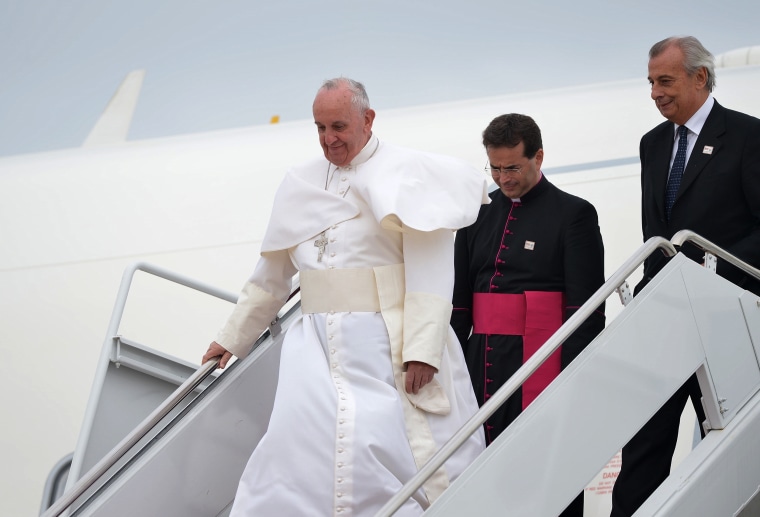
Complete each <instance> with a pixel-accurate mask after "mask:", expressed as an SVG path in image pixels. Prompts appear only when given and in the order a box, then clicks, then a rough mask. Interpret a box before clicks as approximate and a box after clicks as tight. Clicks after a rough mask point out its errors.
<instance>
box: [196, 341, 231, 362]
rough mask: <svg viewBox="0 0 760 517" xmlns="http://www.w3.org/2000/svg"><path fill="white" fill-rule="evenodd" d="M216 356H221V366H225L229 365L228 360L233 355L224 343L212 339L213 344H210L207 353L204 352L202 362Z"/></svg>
mask: <svg viewBox="0 0 760 517" xmlns="http://www.w3.org/2000/svg"><path fill="white" fill-rule="evenodd" d="M214 357H221V359H219V368H224V367H225V366H227V361H229V360H230V358H231V357H232V354H231V353H230V352H228V351H227V349H226V348H224V347H223V346H222V345H220V344H219V343H217V342H216V341H212V342H211V344H210V345H209V346H208V350H206V353H205V354H203V359H201V364H206V362H207V361H209V360H210V359H213V358H214Z"/></svg>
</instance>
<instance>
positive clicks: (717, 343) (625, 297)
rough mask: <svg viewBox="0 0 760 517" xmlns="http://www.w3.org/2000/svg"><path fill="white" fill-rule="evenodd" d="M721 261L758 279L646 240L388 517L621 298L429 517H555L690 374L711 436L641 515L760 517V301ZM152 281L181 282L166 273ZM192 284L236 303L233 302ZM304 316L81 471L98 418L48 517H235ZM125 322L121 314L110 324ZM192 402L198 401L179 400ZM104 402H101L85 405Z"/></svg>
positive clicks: (687, 237) (193, 382)
mask: <svg viewBox="0 0 760 517" xmlns="http://www.w3.org/2000/svg"><path fill="white" fill-rule="evenodd" d="M687 241H688V242H687ZM682 244H683V245H697V246H699V247H701V248H702V249H704V250H705V251H706V255H705V264H706V266H705V267H702V266H700V265H698V264H696V263H695V262H693V261H691V260H689V259H687V258H686V257H685V256H684V255H683V254H681V253H677V251H676V247H675V246H680V245H682ZM657 250H659V251H657ZM660 251H662V252H664V253H666V254H668V255H670V256H673V258H672V260H670V261H669V263H668V264H667V266H666V267H665V268H664V269H663V270H662V271H661V272H660V273H659V274H658V275H657V276H656V277H655V278H654V279H653V280H652V281H651V282H650V283H649V284H648V285H647V286H646V287H645V288H644V289H643V290H642V291H641V292H640V293H639V294H638V295H637V296H636V297H635V298H632V297H631V295H630V291H629V289H628V284H627V282H626V279H627V278H628V277H629V276H630V275H631V273H632V272H633V271H635V270H636V269H637V268H638V267H639V266H640V264H641V263H642V262H643V260H644V259H645V258H646V257H647V256H648V255H649V254H651V253H653V252H660ZM716 256H717V257H720V258H721V259H723V260H726V261H728V262H730V263H732V264H734V265H735V266H736V267H739V268H741V269H743V270H744V271H745V272H746V273H747V274H750V275H754V276H755V277H757V278H759V279H760V271H758V270H755V269H753V268H751V267H750V266H748V265H746V264H744V263H743V262H741V261H739V260H738V259H736V258H734V257H732V256H731V255H729V254H728V253H726V252H725V251H723V250H721V249H719V248H717V247H715V246H714V245H712V244H711V243H709V242H707V241H705V240H704V239H702V238H701V237H699V236H698V235H695V234H693V233H692V232H688V231H684V232H679V234H677V235H676V236H675V237H674V239H673V240H672V242H668V241H666V240H664V239H659V238H655V239H651V240H650V241H647V242H646V243H645V244H644V245H643V246H642V247H641V248H640V249H639V250H638V251H637V252H636V253H635V254H634V255H633V256H632V257H631V258H630V259H629V260H628V261H626V263H625V264H624V265H623V266H621V268H620V269H619V270H618V271H616V272H615V274H613V275H612V276H611V277H610V279H609V280H608V281H607V282H606V283H605V284H604V286H602V287H601V288H600V289H599V291H597V293H596V294H595V295H594V296H593V297H592V298H591V299H590V300H589V302H588V303H586V304H585V305H584V306H583V307H581V308H580V309H579V310H578V311H577V312H576V314H575V315H574V316H573V317H572V318H570V319H569V320H568V321H567V322H566V323H565V324H564V325H563V326H562V327H561V328H560V329H559V330H558V331H557V333H555V335H554V336H553V337H552V338H551V339H550V340H549V341H547V343H546V344H545V345H544V346H543V347H542V348H541V349H540V350H539V351H538V352H537V353H536V354H535V355H534V356H533V357H532V358H531V359H529V360H528V361H527V362H526V363H525V364H524V365H523V367H522V368H521V369H520V370H519V371H518V372H517V373H516V374H515V375H514V376H513V377H512V378H511V379H510V380H509V381H508V382H507V383H506V384H505V385H504V386H503V387H502V388H501V389H500V390H499V391H498V392H496V394H495V395H494V396H492V397H491V399H490V400H489V401H488V403H486V404H485V405H484V406H483V407H482V408H480V410H479V411H478V412H477V413H476V415H475V416H474V417H473V418H472V419H471V421H470V422H468V423H467V424H466V425H465V426H464V427H463V428H462V429H461V430H460V431H459V432H458V433H457V434H456V435H455V436H454V437H453V438H452V439H451V440H450V441H449V442H448V443H447V444H445V445H444V446H443V447H442V449H441V450H440V451H439V452H438V453H437V454H436V455H435V456H434V457H433V458H432V459H431V461H430V462H429V463H428V464H427V465H426V466H424V467H423V468H422V469H421V470H420V472H419V473H418V475H417V476H415V477H414V478H413V479H412V480H410V481H409V483H407V484H406V485H405V486H404V488H403V489H402V490H401V491H400V492H399V494H397V496H396V497H394V498H393V499H392V500H391V501H389V502H388V504H387V505H386V506H385V507H384V508H383V509H382V510H381V511H380V513H379V514H378V515H388V516H390V515H392V514H393V512H394V511H395V510H396V509H397V508H398V507H399V506H400V504H401V503H402V502H403V501H404V500H405V499H406V498H407V497H409V495H410V494H411V493H413V492H414V491H415V490H416V489H417V488H418V487H419V486H421V484H422V483H423V482H424V480H425V479H426V478H427V477H428V476H429V475H430V474H431V473H432V472H434V471H435V470H436V469H437V468H438V467H439V466H440V465H441V464H443V462H444V461H445V460H446V458H447V457H448V455H450V454H451V453H452V452H453V451H454V450H456V448H457V447H458V445H459V444H461V443H462V442H463V441H464V440H465V439H466V437H467V436H468V435H469V434H470V433H471V432H473V431H475V430H476V429H477V428H478V427H479V426H480V425H482V423H483V421H485V419H487V418H488V416H489V415H490V414H492V413H493V412H494V411H495V410H496V408H497V407H498V406H499V405H500V404H501V403H502V402H503V401H504V400H506V399H507V398H508V396H509V395H510V394H511V393H513V392H514V391H515V390H516V389H517V388H518V387H519V386H520V385H521V384H522V382H524V380H525V379H526V378H527V377H528V376H530V374H531V373H532V372H533V371H535V369H536V368H538V367H539V366H540V364H541V363H542V362H543V361H544V360H545V359H546V358H547V357H549V355H551V353H552V352H553V351H554V350H555V349H556V348H557V347H558V346H559V345H560V344H561V343H562V341H563V340H564V339H566V338H567V336H569V335H570V334H571V333H572V331H573V329H574V328H577V325H578V324H579V323H581V322H582V321H583V319H585V318H586V317H587V316H588V315H589V314H590V313H591V312H593V310H594V309H595V308H596V307H598V306H599V305H600V304H601V302H602V301H604V300H606V299H607V298H608V297H609V296H610V295H611V294H612V293H613V292H615V291H617V292H618V293H619V294H620V296H621V299H622V301H623V303H624V305H625V307H624V309H623V310H622V312H621V313H620V314H618V315H617V316H616V317H615V318H614V320H612V321H611V322H610V323H609V325H608V326H607V328H606V329H605V330H604V331H603V332H602V333H601V334H600V335H599V336H598V337H597V339H595V340H594V341H593V342H592V343H591V344H590V345H589V346H588V347H587V349H586V350H584V352H583V353H582V354H581V355H580V356H579V357H578V358H577V359H576V360H575V361H574V362H573V363H572V364H571V365H570V366H569V367H568V368H566V369H565V370H564V371H563V372H562V374H561V375H560V376H559V377H558V378H557V379H556V380H555V381H554V382H553V383H552V384H551V385H550V386H549V387H548V388H547V389H546V390H545V391H544V392H543V393H542V394H541V395H540V396H539V397H538V398H537V399H536V400H535V401H534V402H533V403H532V404H531V406H530V407H529V408H528V409H527V410H526V411H524V412H523V414H522V415H520V417H519V418H518V419H517V420H515V422H514V423H513V424H512V425H511V426H510V427H509V428H508V429H507V430H506V431H504V432H503V433H502V435H501V436H500V437H499V438H498V439H497V440H496V441H495V442H494V443H493V444H492V445H491V446H490V447H488V449H486V451H485V452H484V453H483V454H482V455H481V456H480V457H479V458H478V459H476V461H475V462H474V463H473V464H472V465H471V466H470V468H468V469H467V470H466V471H465V473H464V474H463V475H462V476H460V477H459V478H458V479H457V480H456V481H455V482H454V483H452V485H451V486H450V487H449V489H448V490H447V491H446V492H445V493H444V494H443V496H442V497H441V498H439V499H438V500H437V501H436V502H435V504H433V505H432V506H431V507H430V508H429V509H428V510H427V512H426V515H428V514H429V515H431V516H462V515H471V514H481V513H487V512H490V513H491V514H493V515H516V516H553V515H557V514H559V512H560V511H561V510H562V509H563V508H564V507H565V506H566V505H567V504H568V503H569V502H570V501H571V500H572V499H573V498H574V497H575V496H576V495H577V494H578V493H579V492H580V491H581V490H583V488H584V487H585V486H586V485H587V484H588V483H589V481H591V479H592V478H593V477H594V476H595V475H596V474H597V473H598V472H599V471H600V470H601V469H602V467H604V465H605V464H606V463H607V462H608V461H609V460H610V458H612V457H613V456H614V455H615V454H616V452H617V451H619V450H620V448H621V447H622V446H623V445H624V444H625V443H626V442H627V441H628V439H630V437H631V436H633V434H635V433H636V431H637V430H638V429H639V428H640V427H641V426H642V425H643V424H644V423H645V422H646V421H647V420H648V419H649V418H650V417H651V415H652V414H653V413H654V412H655V411H656V410H657V409H658V408H659V407H660V406H662V404H663V403H664V402H665V401H666V400H667V399H668V398H670V396H671V395H672V394H673V393H674V392H675V391H676V389H677V388H678V387H680V386H681V385H682V384H683V383H684V382H685V381H686V380H687V379H688V378H689V377H690V376H691V375H692V374H693V373H694V372H696V373H697V377H698V380H699V383H700V387H701V389H702V392H703V401H702V403H703V406H704V408H705V412H706V415H707V420H706V422H704V423H703V427H704V428H705V429H706V430H707V431H708V432H707V435H706V437H705V438H704V439H703V440H702V441H701V442H700V443H699V444H698V445H697V446H696V447H695V448H694V449H693V450H692V451H691V452H690V453H689V455H688V456H686V458H685V459H684V460H683V461H682V462H681V463H680V464H679V465H678V466H677V468H676V469H675V470H674V471H673V472H672V473H671V475H670V477H669V478H668V479H667V480H666V481H665V482H664V483H663V484H662V485H661V486H660V488H659V489H658V490H657V491H656V492H655V493H654V494H653V495H652V496H651V497H650V498H649V499H648V500H647V502H646V503H645V504H644V506H642V507H641V508H640V509H639V511H638V512H637V514H636V515H663V516H665V515H667V516H669V517H670V516H690V517H692V516H702V515H704V516H717V515H720V516H731V515H734V516H740V517H747V516H749V515H760V497H758V490H760V489H759V488H758V487H760V461H758V460H759V459H760V433H758V432H757V430H758V429H760V298H758V297H757V296H755V295H754V294H752V293H750V292H748V291H745V290H743V289H741V288H739V287H738V286H736V285H734V284H732V283H730V282H728V281H726V280H724V279H723V278H721V277H719V276H718V275H716V274H715V268H714V265H715V262H716V259H715V257H716ZM139 267H140V268H141V269H143V270H145V267H144V266H139ZM148 269H150V268H148ZM153 273H154V274H160V275H167V276H171V274H166V273H165V272H162V271H160V270H158V269H157V268H154V271H153ZM131 274H133V272H130V273H129V275H131ZM129 275H127V274H126V273H125V282H126V283H128V281H127V280H126V278H127V276H129ZM175 276H176V275H175ZM178 281H180V283H184V285H188V286H191V285H190V284H191V282H190V281H189V280H186V279H179V280H178ZM123 285H124V283H123ZM192 287H194V288H196V289H199V290H206V292H209V294H214V295H216V296H220V297H225V298H226V299H231V301H234V297H233V296H231V295H229V294H224V293H218V292H217V293H212V292H211V290H210V289H207V288H204V287H200V288H199V287H198V286H197V285H196V286H192ZM127 291H128V289H127ZM120 304H121V302H118V301H117V309H118V308H119V306H120ZM117 309H115V313H117V312H118V311H117ZM299 312H300V311H299V304H298V302H297V298H294V299H293V300H292V301H291V302H289V304H288V305H286V307H285V308H284V309H283V312H282V313H281V316H280V318H279V319H278V320H277V321H276V322H275V323H274V324H273V326H272V327H271V328H270V330H269V331H268V332H267V333H265V334H264V335H263V336H262V337H261V338H260V339H259V340H258V341H257V344H256V345H255V348H254V350H253V351H252V352H251V354H249V356H248V357H246V358H245V359H243V360H239V361H237V362H235V363H234V364H233V365H232V366H230V367H228V369H227V370H226V371H225V372H224V373H223V374H222V375H218V377H217V378H216V379H215V380H214V381H213V382H212V383H208V379H207V378H206V377H207V376H209V375H210V374H212V372H213V370H214V369H215V367H216V363H215V362H209V363H206V364H205V365H204V366H203V367H201V369H200V370H198V371H196V372H194V373H192V374H190V375H185V376H186V377H189V379H188V381H187V382H185V383H183V384H182V386H181V387H180V388H178V389H177V390H175V391H174V392H173V393H172V394H171V396H170V397H169V400H168V402H167V403H165V404H162V405H161V406H160V407H159V409H157V410H154V411H153V413H151V414H150V415H148V417H147V418H145V420H144V421H143V422H142V424H140V425H139V426H137V428H136V429H135V430H134V431H132V432H131V433H129V435H128V436H127V437H126V438H124V439H123V440H122V441H121V442H119V443H118V444H117V445H116V446H113V448H112V450H111V452H110V453H109V454H106V455H105V457H104V458H103V459H101V460H99V461H97V460H95V459H93V458H92V456H93V455H92V454H90V459H89V462H87V461H85V462H83V461H82V460H81V459H79V460H77V457H78V456H79V457H80V458H81V457H82V456H83V455H84V453H82V452H81V451H80V449H86V448H87V447H86V442H87V437H88V435H90V434H93V431H92V429H95V428H96V427H97V426H98V424H97V419H98V418H97V415H96V414H95V413H97V411H94V410H93V412H90V410H89V407H88V415H89V417H86V419H85V425H84V426H83V433H82V436H83V437H84V438H80V443H79V444H78V446H77V450H76V451H75V453H74V463H73V465H72V473H71V476H70V477H71V479H70V481H69V485H68V487H67V492H66V493H65V494H64V495H63V496H62V497H61V498H60V499H59V500H58V501H56V502H55V503H54V504H53V505H52V506H51V507H50V508H49V509H48V510H47V511H46V512H45V513H44V515H45V516H46V517H51V516H54V515H60V514H62V513H64V512H70V513H69V515H107V516H109V517H119V516H134V515H162V516H174V515H176V516H180V515H181V516H188V515H198V516H224V515H227V514H228V513H229V509H230V507H231V504H232V500H233V497H234V492H235V489H236V486H237V480H238V478H239V476H240V473H241V472H242V470H243V468H244V466H245V464H246V462H247V460H248V457H249V455H250V452H251V451H252V450H253V448H254V447H255V445H256V444H257V443H258V440H259V439H260V438H261V436H262V435H263V433H264V431H265V429H266V425H267V421H268V418H269V414H270V412H271V407H272V402H273V397H274V391H275V387H276V383H277V370H278V364H279V349H280V345H281V342H282V336H283V333H282V332H281V330H285V329H286V328H287V326H288V325H289V324H290V323H291V322H292V321H294V319H296V318H297V316H298V314H299ZM117 320H118V315H116V316H114V318H113V319H112V327H114V325H115V326H116V327H117V326H118V321H117ZM280 327H282V328H280ZM112 335H116V334H115V333H113V334H112ZM115 339H117V338H107V340H106V345H107V346H106V348H107V351H104V353H103V361H104V363H105V362H108V361H110V362H113V360H114V350H113V346H114V340H115ZM142 369H143V370H151V369H150V368H142ZM204 379H205V380H204ZM204 382H205V383H207V386H206V387H205V388H204V389H201V388H203V384H202V383H204ZM198 385H200V387H198ZM189 394H196V395H195V396H194V398H193V399H192V400H191V401H189V402H186V401H184V400H185V399H186V395H189ZM94 399H97V394H96V396H95V397H94ZM97 402H98V401H97V400H93V398H91V401H90V406H97ZM157 423H158V425H156V424H157ZM88 429H89V430H88ZM124 434H126V433H123V434H121V436H123V435H124ZM118 439H119V437H117V438H116V440H118ZM112 441H113V442H115V440H113V438H112ZM101 448H102V446H101ZM283 453H287V451H283ZM96 461H97V462H96ZM93 463H94V464H93ZM86 469H89V471H88V472H86V473H85V474H84V475H82V476H80V475H79V472H80V471H84V470H86Z"/></svg>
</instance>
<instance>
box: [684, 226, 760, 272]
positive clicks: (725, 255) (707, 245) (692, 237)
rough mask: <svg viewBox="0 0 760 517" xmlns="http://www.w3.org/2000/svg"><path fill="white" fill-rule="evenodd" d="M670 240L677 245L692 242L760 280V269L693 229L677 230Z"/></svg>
mask: <svg viewBox="0 0 760 517" xmlns="http://www.w3.org/2000/svg"><path fill="white" fill-rule="evenodd" d="M670 242H672V243H673V245H675V246H683V245H684V243H686V242H691V243H692V244H694V245H695V246H696V247H698V248H699V249H701V250H702V251H704V252H705V253H709V254H711V255H715V256H716V257H720V258H722V259H723V260H725V261H726V262H728V263H729V264H732V265H734V266H736V267H738V268H739V269H741V270H742V271H744V272H745V273H747V274H748V275H750V276H752V277H754V278H756V279H757V280H760V269H756V268H754V267H752V266H750V265H749V264H747V263H746V262H744V261H743V260H741V259H739V258H736V257H735V256H734V255H731V254H730V253H729V252H727V251H726V250H724V249H723V248H721V247H720V246H718V245H716V244H713V243H712V242H710V241H708V240H707V239H705V238H704V237H702V236H701V235H697V234H696V233H694V232H693V231H691V230H681V231H679V232H677V233H676V234H675V235H674V236H673V238H672V239H670ZM705 262H707V259H705Z"/></svg>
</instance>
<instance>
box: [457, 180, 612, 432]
mask: <svg viewBox="0 0 760 517" xmlns="http://www.w3.org/2000/svg"><path fill="white" fill-rule="evenodd" d="M490 196H491V199H492V202H491V204H489V205H483V206H482V207H481V209H480V214H479V215H478V219H477V221H476V222H475V223H474V224H473V225H472V226H469V227H467V228H463V229H461V230H459V231H458V232H457V236H456V244H455V255H454V257H455V258H454V262H455V283H454V297H453V305H454V311H453V313H452V317H451V325H452V327H453V328H454V331H455V332H456V334H457V337H458V338H459V342H460V343H461V344H462V347H463V349H464V354H465V358H466V360H467V367H468V369H469V372H470V377H471V378H472V383H473V388H474V389H475V395H476V396H477V399H478V403H479V404H480V405H483V403H484V402H485V401H486V400H487V399H488V398H489V397H490V396H491V395H492V394H493V393H495V392H496V390H498V389H499V388H500V387H501V386H502V385H503V384H504V383H505V382H506V381H507V379H509V377H510V376H511V375H512V374H514V373H515V371H517V369H518V368H519V367H520V366H521V365H522V364H523V362H524V359H526V360H527V359H528V358H527V357H526V358H523V355H524V354H523V337H522V335H499V334H475V333H473V334H472V335H471V332H472V331H473V318H474V315H473V295H474V294H475V293H500V294H522V293H525V292H526V291H528V292H532V291H539V292H553V293H557V296H559V300H560V301H559V302H557V307H556V311H557V314H558V315H559V318H560V319H561V321H566V320H567V319H568V318H569V317H570V316H572V314H573V313H574V312H575V310H576V309H577V308H578V307H580V306H581V305H583V303H584V302H585V301H586V300H587V299H588V298H589V297H590V296H591V295H592V294H593V293H594V292H595V291H596V290H597V289H598V288H599V287H600V286H601V285H602V284H603V283H604V248H603V245H602V237H601V234H600V232H599V223H598V218H597V214H596V210H595V209H594V207H593V205H591V203H589V202H588V201H585V200H584V199H581V198H579V197H576V196H573V195H571V194H568V193H566V192H563V191H561V190H560V189H558V188H557V187H555V186H554V185H553V184H551V183H550V182H549V181H548V180H547V179H546V177H542V178H541V180H540V181H539V183H538V184H537V185H536V186H535V187H533V188H532V189H531V190H530V191H528V192H527V193H526V194H525V195H524V196H523V197H522V198H521V199H520V201H519V202H512V200H511V199H509V198H508V197H506V196H505V195H504V194H503V193H502V192H501V191H500V190H495V191H494V192H492V193H491V194H490ZM558 293H562V294H561V295H559V294H558ZM510 298H515V297H510ZM481 299H482V298H481ZM489 299H493V297H491V298H489ZM485 312H486V311H483V310H481V311H480V317H481V320H480V321H482V317H483V313H485ZM490 313H491V314H490V316H489V317H490V319H494V318H496V319H498V318H500V314H501V313H499V315H496V314H495V311H493V310H491V311H490ZM477 317H478V314H476V315H475V319H477ZM603 328H604V305H603V304H602V306H600V307H599V308H598V310H597V311H596V312H594V314H593V315H592V316H591V317H590V318H589V319H588V320H586V322H585V323H584V324H583V325H582V326H581V327H580V328H579V329H578V330H577V331H576V332H575V333H573V335H572V336H570V337H569V338H568V339H567V340H566V341H565V342H564V343H563V345H562V348H561V351H560V352H559V353H560V357H559V358H556V359H557V363H559V365H561V368H564V367H565V366H567V365H568V364H569V363H570V361H572V360H573V359H574V358H575V357H576V356H577V355H578V354H579V353H580V352H581V351H582V350H583V348H584V347H586V345H588V344H589V343H590V342H591V341H592V340H593V339H594V337H595V336H596V335H597V334H598V333H599V332H601V330H602V329H603ZM542 342H543V341H542ZM522 397H523V393H522V389H520V390H518V391H517V392H516V393H515V394H514V395H513V396H512V397H510V398H509V400H508V401H507V402H506V403H505V404H504V405H503V406H502V407H501V408H500V409H499V410H498V411H497V412H496V413H494V415H493V416H492V417H491V418H490V419H489V420H488V421H487V422H486V426H485V430H486V440H487V442H488V443H491V442H492V441H493V440H495V439H496V437H497V436H498V435H499V434H500V433H501V432H502V431H503V430H504V429H505V428H506V427H507V426H508V425H509V424H510V423H511V422H512V421H513V420H514V419H515V418H516V417H517V416H518V415H519V414H520V412H521V411H522V407H523V399H522Z"/></svg>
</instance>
